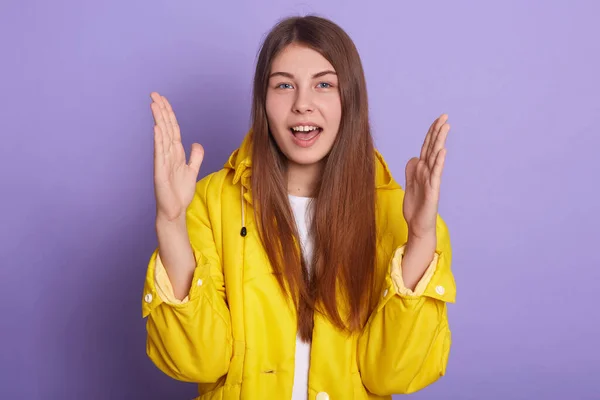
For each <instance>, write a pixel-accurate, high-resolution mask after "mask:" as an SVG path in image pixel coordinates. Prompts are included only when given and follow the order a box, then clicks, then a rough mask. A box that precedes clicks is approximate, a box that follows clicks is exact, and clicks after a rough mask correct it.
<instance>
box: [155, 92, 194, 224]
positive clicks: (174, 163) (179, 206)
mask: <svg viewBox="0 0 600 400" xmlns="http://www.w3.org/2000/svg"><path fill="white" fill-rule="evenodd" d="M150 97H151V98H152V100H153V102H152V104H151V106H150V107H151V109H152V115H153V116H154V122H155V125H154V195H155V196H156V213H157V217H158V216H160V217H162V218H165V219H167V220H169V221H173V220H176V219H179V218H182V217H184V216H185V211H186V209H187V207H188V206H189V205H190V203H191V201H192V199H193V197H194V191H195V188H196V181H197V179H198V172H199V171H200V166H201V165H202V160H203V158H204V149H203V148H202V146H201V145H200V144H198V143H194V144H193V145H192V152H191V154H190V161H189V163H186V158H185V150H184V148H183V145H182V143H181V132H180V130H179V124H178V123H177V118H176V117H175V113H174V112H173V108H172V107H171V105H170V104H169V102H168V101H167V99H166V98H165V97H164V96H161V95H159V94H158V93H156V92H153V93H152V94H151V95H150Z"/></svg>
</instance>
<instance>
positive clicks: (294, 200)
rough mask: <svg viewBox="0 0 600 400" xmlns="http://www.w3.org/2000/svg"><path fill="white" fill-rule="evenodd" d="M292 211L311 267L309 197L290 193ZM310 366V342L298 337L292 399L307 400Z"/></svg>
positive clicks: (311, 243)
mask: <svg viewBox="0 0 600 400" xmlns="http://www.w3.org/2000/svg"><path fill="white" fill-rule="evenodd" d="M288 198H289V199H290V204H291V206H292V212H293V213H294V218H295V219H296V225H297V226H298V233H299V235H300V243H301V245H302V254H303V255H304V260H305V262H306V264H307V265H308V266H309V267H310V264H309V262H310V260H312V252H313V238H312V237H310V236H309V232H310V223H311V221H312V218H311V215H310V213H309V202H310V200H311V199H310V198H309V197H298V196H293V195H291V194H288ZM309 366H310V344H309V343H304V342H303V341H302V340H300V338H299V337H297V338H296V367H295V372H294V389H293V391H292V400H306V398H307V392H308V368H309Z"/></svg>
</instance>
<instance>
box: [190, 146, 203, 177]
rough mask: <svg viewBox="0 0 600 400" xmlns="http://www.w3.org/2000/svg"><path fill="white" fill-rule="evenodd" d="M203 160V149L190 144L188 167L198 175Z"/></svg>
mask: <svg viewBox="0 0 600 400" xmlns="http://www.w3.org/2000/svg"><path fill="white" fill-rule="evenodd" d="M202 160H204V147H202V145H201V144H199V143H194V144H192V152H191V153H190V162H189V163H188V166H189V167H190V168H192V170H193V171H194V172H195V173H196V175H198V172H200V166H201V165H202Z"/></svg>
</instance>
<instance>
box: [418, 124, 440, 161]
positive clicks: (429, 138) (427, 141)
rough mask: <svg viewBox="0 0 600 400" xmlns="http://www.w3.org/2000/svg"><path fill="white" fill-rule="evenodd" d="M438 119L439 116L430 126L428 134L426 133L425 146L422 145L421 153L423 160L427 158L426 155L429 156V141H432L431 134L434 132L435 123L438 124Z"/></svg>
mask: <svg viewBox="0 0 600 400" xmlns="http://www.w3.org/2000/svg"><path fill="white" fill-rule="evenodd" d="M438 120H439V118H437V119H436V120H435V121H433V123H432V124H431V126H429V130H428V131H427V135H425V140H424V141H423V146H421V155H420V156H419V158H420V159H421V160H425V157H426V156H427V149H429V142H430V141H431V134H432V132H433V128H434V127H435V124H437V122H438Z"/></svg>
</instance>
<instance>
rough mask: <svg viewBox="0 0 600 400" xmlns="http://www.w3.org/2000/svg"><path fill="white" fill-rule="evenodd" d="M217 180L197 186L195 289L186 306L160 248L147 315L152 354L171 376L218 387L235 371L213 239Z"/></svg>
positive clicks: (191, 230)
mask: <svg viewBox="0 0 600 400" xmlns="http://www.w3.org/2000/svg"><path fill="white" fill-rule="evenodd" d="M211 177H212V176H211V175H209V176H207V177H206V178H204V179H202V180H201V181H200V182H198V184H197V186H196V193H195V195H194V198H193V200H192V202H191V204H190V206H189V207H188V209H187V213H186V223H187V229H188V234H189V237H190V244H191V246H192V250H193V253H194V257H195V260H196V268H195V270H194V275H193V280H192V285H191V288H190V291H189V294H188V296H186V298H185V299H183V300H182V301H179V300H177V299H176V298H175V297H174V296H173V294H172V287H171V284H170V281H168V276H167V274H166V271H165V269H164V267H163V266H162V263H161V261H160V258H159V257H158V249H155V250H154V252H153V254H152V256H151V257H150V262H149V265H148V269H147V273H146V281H145V285H144V293H143V300H142V316H143V317H144V318H146V317H148V319H147V321H146V330H147V342H146V352H147V354H148V356H149V357H150V359H151V360H152V362H153V363H154V364H155V365H156V366H157V367H158V368H159V369H160V370H161V371H163V372H164V373H165V374H167V375H169V376H170V377H172V378H174V379H178V380H181V381H186V382H196V383H209V382H215V381H217V380H218V379H219V378H220V377H222V376H223V375H225V374H226V373H227V371H228V369H229V361H230V359H231V355H232V333H231V320H230V314H229V308H228V306H227V303H226V295H225V282H224V276H223V269H222V265H221V258H220V256H219V253H218V251H217V247H216V245H215V240H214V238H213V228H212V226H211V220H210V218H209V211H208V206H207V198H206V191H207V187H208V185H209V183H210V179H211Z"/></svg>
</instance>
